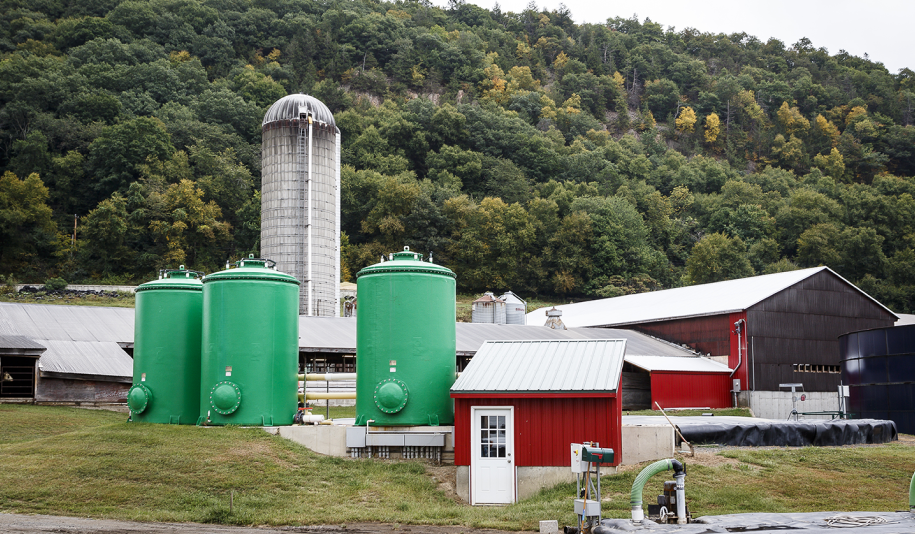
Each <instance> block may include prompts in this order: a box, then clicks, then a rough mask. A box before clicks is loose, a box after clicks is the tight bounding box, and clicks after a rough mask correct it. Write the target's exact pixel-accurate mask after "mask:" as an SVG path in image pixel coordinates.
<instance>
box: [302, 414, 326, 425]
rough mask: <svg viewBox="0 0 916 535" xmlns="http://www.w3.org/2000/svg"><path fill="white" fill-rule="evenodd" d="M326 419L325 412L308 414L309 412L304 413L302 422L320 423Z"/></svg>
mask: <svg viewBox="0 0 916 535" xmlns="http://www.w3.org/2000/svg"><path fill="white" fill-rule="evenodd" d="M324 420H325V417H324V415H323V414H308V413H303V414H302V423H304V424H318V423H321V422H323V421H324Z"/></svg>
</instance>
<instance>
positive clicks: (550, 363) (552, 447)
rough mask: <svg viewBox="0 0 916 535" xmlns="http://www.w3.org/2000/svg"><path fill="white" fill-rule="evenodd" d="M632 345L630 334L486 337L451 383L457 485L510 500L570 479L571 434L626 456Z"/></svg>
mask: <svg viewBox="0 0 916 535" xmlns="http://www.w3.org/2000/svg"><path fill="white" fill-rule="evenodd" d="M625 349H626V340H526V341H487V342H484V344H483V345H482V346H481V347H480V349H479V350H478V351H477V354H476V355H475V356H474V358H473V359H472V360H471V362H470V363H469V364H468V366H467V367H466V368H465V370H464V372H462V374H461V376H460V377H459V378H458V380H457V381H456V382H455V384H454V386H452V388H451V396H452V398H454V399H455V435H454V440H455V464H456V465H457V466H458V477H459V481H458V487H459V494H462V492H461V491H462V489H463V490H464V491H466V493H467V495H466V498H467V499H468V501H469V502H470V503H472V504H494V503H512V502H515V501H516V500H517V499H518V498H524V497H526V496H529V495H532V494H534V493H536V492H537V490H539V489H540V488H541V487H542V486H544V485H549V484H552V483H556V482H560V481H566V480H570V479H572V478H573V474H572V471H571V469H570V454H569V451H570V450H569V445H570V444H571V443H582V442H597V443H599V444H600V446H601V447H604V448H612V449H613V450H614V452H615V455H614V461H613V463H611V464H612V465H613V466H616V465H618V464H620V458H621V439H620V433H621V420H620V414H621V403H620V377H621V370H622V367H623V360H624V352H625ZM465 476H466V479H465Z"/></svg>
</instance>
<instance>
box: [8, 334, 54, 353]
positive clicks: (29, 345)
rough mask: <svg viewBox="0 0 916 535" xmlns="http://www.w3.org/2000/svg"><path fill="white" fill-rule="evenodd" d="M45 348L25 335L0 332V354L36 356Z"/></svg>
mask: <svg viewBox="0 0 916 535" xmlns="http://www.w3.org/2000/svg"><path fill="white" fill-rule="evenodd" d="M46 349H47V348H46V347H45V346H43V345H41V344H39V343H38V342H36V341H35V340H32V339H31V338H28V337H25V336H18V335H9V334H0V354H3V355H11V356H26V357H38V356H40V355H41V354H42V353H44V351H45V350H46Z"/></svg>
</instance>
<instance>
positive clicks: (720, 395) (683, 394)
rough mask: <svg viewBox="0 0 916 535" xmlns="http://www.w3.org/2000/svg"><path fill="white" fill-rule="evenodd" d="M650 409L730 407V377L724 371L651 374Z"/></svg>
mask: <svg viewBox="0 0 916 535" xmlns="http://www.w3.org/2000/svg"><path fill="white" fill-rule="evenodd" d="M651 380H652V408H653V409H654V408H655V402H656V401H657V402H658V404H659V405H661V406H662V408H663V409H666V408H673V407H710V408H713V409H720V408H725V407H731V406H732V402H731V394H730V393H729V391H730V390H731V384H732V383H731V379H730V378H729V376H728V374H727V373H686V372H653V373H652V378H651Z"/></svg>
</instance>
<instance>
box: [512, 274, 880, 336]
mask: <svg viewBox="0 0 916 535" xmlns="http://www.w3.org/2000/svg"><path fill="white" fill-rule="evenodd" d="M824 270H826V271H828V272H830V273H831V274H833V275H835V276H836V277H837V278H839V279H840V280H842V281H844V282H845V283H846V284H849V286H851V287H853V288H855V289H856V290H857V291H859V292H861V293H862V295H864V296H865V297H867V298H868V299H871V300H872V301H874V302H875V303H877V304H878V305H879V306H880V307H881V308H884V309H885V310H887V311H888V312H890V310H888V309H887V307H885V306H884V305H882V304H881V303H879V302H878V301H877V300H875V299H874V298H872V297H871V296H869V295H868V294H866V293H865V292H862V290H859V289H858V288H857V287H856V286H855V285H854V284H852V283H850V282H849V281H847V280H846V279H844V278H843V277H840V276H839V275H837V274H836V273H834V272H833V271H832V270H830V268H827V267H816V268H809V269H799V270H796V271H785V272H782V273H773V274H770V275H760V276H758V277H747V278H744V279H735V280H730V281H722V282H714V283H710V284H697V285H695V286H685V287H683V288H672V289H670V290H659V291H656V292H646V293H641V294H633V295H624V296H621V297H612V298H609V299H596V300H594V301H587V302H584V303H573V304H569V305H559V306H557V309H559V310H562V311H563V316H562V317H561V319H562V320H563V323H564V324H566V326H567V327H598V326H611V325H613V326H626V325H632V324H636V323H644V322H649V321H664V320H670V319H677V318H691V317H698V316H711V315H715V314H727V313H730V312H740V311H742V310H747V309H748V308H750V307H752V306H754V305H756V304H757V303H759V302H761V301H763V300H764V299H767V298H768V297H771V296H773V295H775V294H777V293H779V292H781V291H782V290H785V289H786V288H789V287H790V286H793V285H795V284H797V283H799V282H801V281H803V280H805V279H807V278H808V277H811V276H813V275H815V274H816V273H820V272H821V271H824ZM546 310H548V309H547V308H546V307H545V308H539V309H537V310H535V311H533V312H529V313H528V316H527V317H528V323H531V324H537V325H541V324H543V322H544V321H546V318H545V315H544V314H545V311H546Z"/></svg>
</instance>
